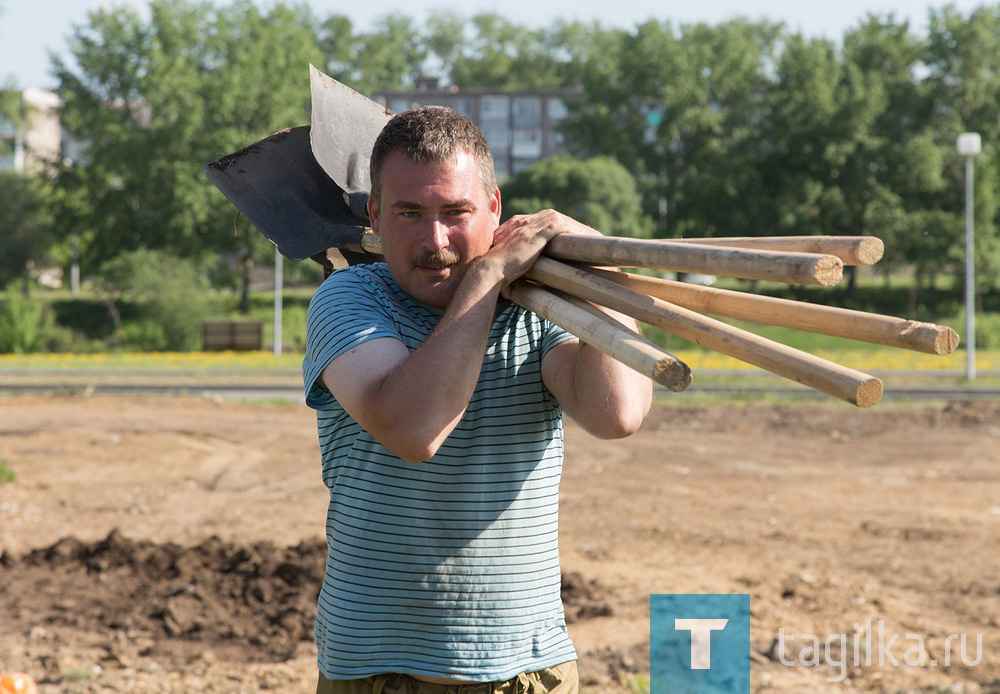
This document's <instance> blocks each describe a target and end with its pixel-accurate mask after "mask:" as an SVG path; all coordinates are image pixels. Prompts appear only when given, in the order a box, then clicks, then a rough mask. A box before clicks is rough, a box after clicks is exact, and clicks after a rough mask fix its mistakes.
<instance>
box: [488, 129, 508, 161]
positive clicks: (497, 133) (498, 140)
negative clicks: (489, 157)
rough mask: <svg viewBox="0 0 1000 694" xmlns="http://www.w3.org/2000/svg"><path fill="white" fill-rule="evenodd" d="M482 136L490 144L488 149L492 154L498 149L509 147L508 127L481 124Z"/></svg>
mask: <svg viewBox="0 0 1000 694" xmlns="http://www.w3.org/2000/svg"><path fill="white" fill-rule="evenodd" d="M483 137H485V138H486V142H487V143H489V145H490V151H492V152H493V153H494V154H496V153H497V151H499V150H506V149H507V148H508V147H510V129H509V128H504V127H498V126H491V125H486V126H483Z"/></svg>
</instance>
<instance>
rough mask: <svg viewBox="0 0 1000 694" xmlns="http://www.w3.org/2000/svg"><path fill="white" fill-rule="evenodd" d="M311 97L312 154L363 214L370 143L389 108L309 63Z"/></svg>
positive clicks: (368, 186)
mask: <svg viewBox="0 0 1000 694" xmlns="http://www.w3.org/2000/svg"><path fill="white" fill-rule="evenodd" d="M309 88H310V94H311V96H312V131H311V139H312V143H311V144H312V153H313V156H314V157H315V158H316V161H317V162H318V163H319V165H320V166H321V167H322V168H323V170H324V171H325V172H326V173H327V175H328V176H329V177H330V178H332V179H333V181H334V182H335V183H336V184H337V185H338V186H340V187H341V188H342V189H343V190H344V192H346V193H347V195H348V204H349V205H350V207H351V209H352V210H354V212H355V214H357V215H359V216H365V214H366V212H365V203H366V202H367V200H368V192H369V191H370V190H371V176H370V175H369V172H368V164H369V162H370V161H371V154H372V145H374V144H375V140H376V138H378V134H379V133H380V132H381V131H382V128H383V127H384V126H385V124H386V123H388V122H389V119H390V118H392V115H393V113H392V111H390V110H389V109H387V108H385V107H384V106H381V105H379V104H377V103H376V102H374V101H372V100H371V99H369V98H368V97H366V96H364V95H363V94H361V93H359V92H356V91H354V90H353V89H351V88H350V87H348V86H347V85H344V84H341V83H340V82H338V81H337V80H335V79H333V78H332V77H330V76H329V75H326V74H324V73H323V72H320V71H319V70H317V69H316V68H315V67H313V66H312V65H310V66H309Z"/></svg>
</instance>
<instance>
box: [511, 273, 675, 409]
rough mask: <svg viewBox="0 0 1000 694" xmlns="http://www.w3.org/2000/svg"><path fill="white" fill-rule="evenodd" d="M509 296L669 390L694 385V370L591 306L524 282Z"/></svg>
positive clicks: (513, 289)
mask: <svg viewBox="0 0 1000 694" xmlns="http://www.w3.org/2000/svg"><path fill="white" fill-rule="evenodd" d="M509 296H510V298H511V300H512V301H514V302H515V303H517V304H519V305H521V306H523V307H524V308H526V309H528V310H529V311H531V312H533V313H537V314H538V315H539V316H541V317H542V318H545V319H546V320H549V321H551V322H552V323H555V324H556V325H558V326H559V327H561V328H563V329H564V330H568V331H569V332H571V333H573V334H574V335H576V336H577V337H579V338H580V339H581V340H583V341H584V342H586V343H587V344H588V345H591V346H592V347H594V348H596V349H599V350H601V351H602V352H604V353H605V354H607V355H609V356H611V357H614V358H615V359H617V360H618V361H620V362H622V363H623V364H625V365H626V366H629V367H631V368H633V369H635V370H636V371H638V372H639V373H641V374H644V375H646V376H648V377H649V378H652V379H653V380H654V381H656V382H657V383H659V384H661V385H663V386H666V387H667V388H669V389H670V390H673V391H681V390H684V389H685V388H687V387H688V386H689V385H691V369H690V368H688V365H687V364H685V363H684V362H682V361H680V360H679V359H677V358H676V357H675V356H673V355H672V354H670V353H669V352H667V351H665V350H664V349H662V348H661V347H659V346H657V345H655V344H653V343H652V342H650V341H649V340H647V339H646V338H644V337H643V336H642V335H639V334H638V333H636V332H634V331H632V330H629V329H628V328H626V327H625V326H623V325H621V324H620V323H617V322H615V321H614V320H613V319H612V318H611V317H610V316H607V315H606V314H604V313H602V312H600V311H598V310H597V309H595V308H594V307H592V306H590V307H587V306H584V305H583V302H579V301H578V300H569V299H566V298H562V297H559V296H556V295H555V294H553V293H552V292H550V291H547V290H545V289H542V288H541V287H536V286H533V285H531V284H529V283H528V282H524V281H518V282H515V283H514V284H512V285H511V287H510V290H509Z"/></svg>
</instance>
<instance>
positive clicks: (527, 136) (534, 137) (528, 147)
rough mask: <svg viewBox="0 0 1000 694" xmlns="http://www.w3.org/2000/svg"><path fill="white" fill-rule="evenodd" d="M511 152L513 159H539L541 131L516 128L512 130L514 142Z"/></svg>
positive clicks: (538, 129) (539, 129) (540, 154)
mask: <svg viewBox="0 0 1000 694" xmlns="http://www.w3.org/2000/svg"><path fill="white" fill-rule="evenodd" d="M511 151H512V154H513V155H514V156H515V157H535V158H537V157H541V156H542V129H541V128H516V129H515V130H514V142H513V147H512V148H511Z"/></svg>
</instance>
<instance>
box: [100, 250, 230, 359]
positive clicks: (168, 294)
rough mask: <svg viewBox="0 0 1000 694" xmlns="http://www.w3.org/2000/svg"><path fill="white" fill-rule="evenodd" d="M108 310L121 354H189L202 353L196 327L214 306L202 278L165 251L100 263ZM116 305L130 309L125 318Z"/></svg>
mask: <svg viewBox="0 0 1000 694" xmlns="http://www.w3.org/2000/svg"><path fill="white" fill-rule="evenodd" d="M101 270H102V271H101V276H102V278H103V281H104V291H105V292H106V293H107V295H108V296H109V297H111V296H114V297H117V298H116V299H110V298H109V300H108V305H109V308H111V309H112V310H113V311H117V312H118V321H119V322H120V328H119V329H118V331H117V332H116V334H115V338H116V339H117V341H118V342H119V345H120V346H121V347H123V348H126V349H139V350H162V351H178V352H183V351H190V350H196V349H200V347H201V326H202V322H203V321H204V319H205V318H206V317H207V316H208V315H210V314H211V313H212V312H213V311H214V309H215V305H216V303H217V302H216V300H215V298H214V297H213V295H212V293H211V289H210V288H209V285H208V281H207V279H206V275H205V272H204V271H203V270H202V268H201V267H199V266H198V265H196V264H195V263H193V262H192V261H190V260H186V259H184V258H179V257H177V256H175V255H172V254H170V253H167V252H165V251H151V250H147V249H141V250H138V251H133V252H131V253H127V254H124V255H121V256H118V257H117V258H115V259H113V260H111V261H109V262H108V263H105V264H104V266H103V267H102V269H101ZM115 301H118V302H121V303H124V304H126V305H128V304H131V305H132V306H133V307H134V308H135V311H134V315H132V316H129V317H127V318H126V317H125V315H124V313H123V312H121V311H119V310H118V308H117V307H116V305H115V303H114V302H115Z"/></svg>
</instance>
